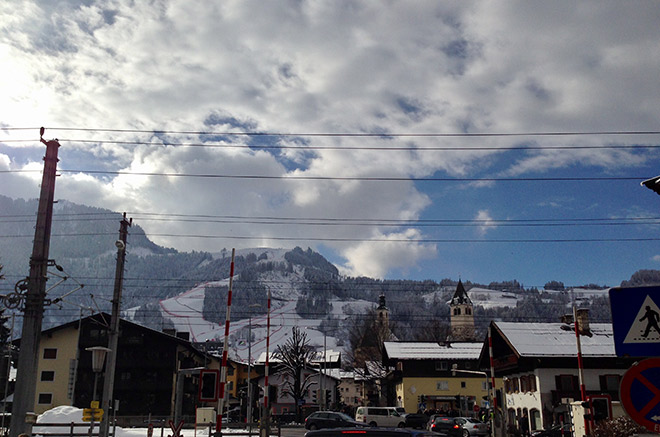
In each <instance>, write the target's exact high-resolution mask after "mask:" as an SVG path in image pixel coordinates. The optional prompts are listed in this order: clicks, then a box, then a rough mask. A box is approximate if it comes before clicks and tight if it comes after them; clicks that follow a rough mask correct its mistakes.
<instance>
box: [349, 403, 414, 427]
mask: <svg viewBox="0 0 660 437" xmlns="http://www.w3.org/2000/svg"><path fill="white" fill-rule="evenodd" d="M355 420H357V421H358V422H364V423H367V424H369V425H370V426H384V427H398V428H403V427H404V426H405V425H406V419H405V417H403V416H402V415H401V414H399V412H398V411H396V408H395V407H358V409H357V410H356V411H355Z"/></svg>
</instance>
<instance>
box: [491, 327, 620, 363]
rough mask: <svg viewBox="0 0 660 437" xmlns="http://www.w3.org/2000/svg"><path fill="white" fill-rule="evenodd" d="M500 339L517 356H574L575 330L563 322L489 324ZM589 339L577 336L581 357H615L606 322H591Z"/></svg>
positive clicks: (575, 348)
mask: <svg viewBox="0 0 660 437" xmlns="http://www.w3.org/2000/svg"><path fill="white" fill-rule="evenodd" d="M493 327H494V328H495V329H497V330H498V331H499V332H500V334H501V335H502V338H503V339H504V340H505V341H506V342H507V343H508V344H509V345H510V346H511V348H512V349H513V351H514V352H515V353H516V354H517V355H518V356H519V357H575V356H576V355H577V343H576V338H575V331H573V330H572V329H568V330H567V329H566V327H567V325H565V324H563V323H515V322H493ZM589 327H590V330H591V333H592V336H591V337H589V336H584V335H583V336H580V344H581V346H582V356H584V357H615V356H616V352H615V351H614V337H613V334H612V325H611V324H610V323H591V324H590V325H589Z"/></svg>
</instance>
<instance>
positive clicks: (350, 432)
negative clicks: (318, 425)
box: [305, 427, 448, 437]
mask: <svg viewBox="0 0 660 437" xmlns="http://www.w3.org/2000/svg"><path fill="white" fill-rule="evenodd" d="M356 434H357V436H356ZM305 437H448V436H447V434H443V433H435V432H429V431H426V430H417V429H405V428H378V427H366V428H360V429H355V428H331V429H330V428H329V429H318V430H316V431H308V432H307V433H305Z"/></svg>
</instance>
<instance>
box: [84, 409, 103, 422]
mask: <svg viewBox="0 0 660 437" xmlns="http://www.w3.org/2000/svg"><path fill="white" fill-rule="evenodd" d="M82 420H83V422H100V421H102V420H103V409H101V408H83V415H82Z"/></svg>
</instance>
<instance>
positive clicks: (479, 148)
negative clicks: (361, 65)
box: [2, 134, 660, 152]
mask: <svg viewBox="0 0 660 437" xmlns="http://www.w3.org/2000/svg"><path fill="white" fill-rule="evenodd" d="M522 135H524V134H520V136H522ZM402 136H407V135H402ZM530 136H535V135H530ZM59 141H60V142H67V143H69V144H74V143H79V144H98V145H101V144H115V145H128V146H156V147H163V146H168V147H195V148H210V149H249V150H361V151H370V150H373V151H379V152H401V151H403V152H426V151H430V152H433V151H453V152H471V151H496V150H506V151H535V150H644V149H657V148H660V144H600V145H555V146H553V145H536V146H531V145H526V146H470V147H466V146H347V145H342V146H313V145H300V146H297V145H282V144H265V145H264V144H259V145H253V144H234V143H208V142H207V143H177V142H170V141H163V142H153V141H119V140H89V139H73V138H69V139H60V140H59ZM2 142H5V143H32V142H34V140H33V139H21V140H18V139H13V140H12V139H9V140H2Z"/></svg>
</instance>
